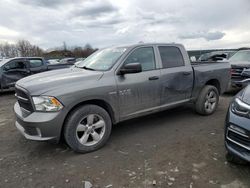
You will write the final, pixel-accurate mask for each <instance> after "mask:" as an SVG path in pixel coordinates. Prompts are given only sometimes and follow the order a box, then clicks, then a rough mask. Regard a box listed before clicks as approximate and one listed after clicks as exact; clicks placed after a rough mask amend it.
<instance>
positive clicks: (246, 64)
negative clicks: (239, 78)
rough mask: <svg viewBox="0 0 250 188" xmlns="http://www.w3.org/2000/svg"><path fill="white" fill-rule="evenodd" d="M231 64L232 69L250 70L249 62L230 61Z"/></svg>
mask: <svg viewBox="0 0 250 188" xmlns="http://www.w3.org/2000/svg"><path fill="white" fill-rule="evenodd" d="M229 63H230V64H231V65H232V67H243V68H246V67H249V68H250V62H249V61H229Z"/></svg>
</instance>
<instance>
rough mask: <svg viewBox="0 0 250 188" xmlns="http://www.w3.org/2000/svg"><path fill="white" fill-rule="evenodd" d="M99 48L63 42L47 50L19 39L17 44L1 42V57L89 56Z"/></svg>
mask: <svg viewBox="0 0 250 188" xmlns="http://www.w3.org/2000/svg"><path fill="white" fill-rule="evenodd" d="M96 50H97V49H94V48H92V46H91V45H89V44H86V45H85V46H84V47H79V46H74V47H67V45H66V43H65V42H64V43H63V46H62V47H58V48H55V49H54V50H50V51H45V50H43V49H42V48H40V47H39V46H36V45H32V44H31V43H30V42H29V41H28V40H19V41H17V43H15V44H10V43H7V42H6V43H2V44H0V57H4V58H12V57H44V58H46V59H50V58H57V59H61V58H64V57H75V58H78V57H87V56H89V55H90V54H92V53H93V52H94V51H96Z"/></svg>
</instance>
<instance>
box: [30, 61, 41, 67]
mask: <svg viewBox="0 0 250 188" xmlns="http://www.w3.org/2000/svg"><path fill="white" fill-rule="evenodd" d="M29 65H30V68H36V67H41V66H43V60H42V59H30V60H29Z"/></svg>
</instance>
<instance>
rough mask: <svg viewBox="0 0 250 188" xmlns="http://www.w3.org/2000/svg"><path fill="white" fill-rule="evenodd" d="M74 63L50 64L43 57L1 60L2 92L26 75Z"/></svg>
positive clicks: (0, 79) (0, 83)
mask: <svg viewBox="0 0 250 188" xmlns="http://www.w3.org/2000/svg"><path fill="white" fill-rule="evenodd" d="M72 65H74V64H66V63H60V64H54V65H50V64H47V62H46V61H45V60H44V59H43V58H42V57H15V58H10V59H5V60H3V61H0V92H1V91H3V90H5V89H10V88H13V87H14V86H15V83H16V82H17V81H18V80H20V79H22V78H24V77H26V76H30V75H33V74H37V73H40V72H45V71H49V70H55V69H62V68H67V67H70V66H72Z"/></svg>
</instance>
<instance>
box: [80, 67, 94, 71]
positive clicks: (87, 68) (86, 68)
mask: <svg viewBox="0 0 250 188" xmlns="http://www.w3.org/2000/svg"><path fill="white" fill-rule="evenodd" d="M82 68H83V69H85V70H92V71H96V70H95V69H92V68H89V67H86V66H84V67H82Z"/></svg>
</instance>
